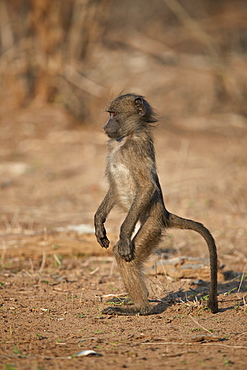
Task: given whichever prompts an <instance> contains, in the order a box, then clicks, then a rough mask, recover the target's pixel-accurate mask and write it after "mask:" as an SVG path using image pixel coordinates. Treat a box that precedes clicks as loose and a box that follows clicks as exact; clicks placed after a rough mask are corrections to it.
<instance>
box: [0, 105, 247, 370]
mask: <svg viewBox="0 0 247 370" xmlns="http://www.w3.org/2000/svg"><path fill="white" fill-rule="evenodd" d="M230 118H231V117H230ZM230 118H229V116H226V117H225V118H224V117H221V118H220V119H218V118H217V117H216V119H215V121H213V122H212V121H210V122H211V123H210V122H207V121H205V122H206V123H205V124H204V123H203V122H198V121H195V122H191V123H190V126H189V125H188V123H187V122H186V121H185V120H181V121H180V123H179V125H180V127H178V126H176V125H174V124H168V123H167V124H166V123H165V122H163V123H162V122H161V123H160V126H159V127H158V128H156V129H155V137H156V147H157V162H158V168H159V174H160V179H161V184H162V187H163V190H164V194H165V201H166V204H167V207H168V209H169V210H171V211H172V212H175V213H177V214H179V215H181V216H185V217H188V218H194V219H197V220H199V221H202V222H203V223H204V224H205V225H207V226H208V228H209V229H210V230H211V231H212V233H213V235H214V236H215V239H216V242H217V246H218V252H219V261H220V265H221V267H222V269H221V272H222V273H223V274H224V280H223V279H222V277H223V274H221V281H220V283H219V307H220V311H219V313H217V314H215V315H213V314H211V313H210V312H209V311H208V310H207V309H204V308H205V304H204V302H205V301H204V299H205V296H206V294H207V287H208V286H207V283H208V282H205V281H204V282H202V284H199V285H197V284H194V285H193V284H192V283H193V281H195V280H196V279H199V278H201V276H200V275H199V276H194V277H191V278H188V277H187V276H185V277H184V278H180V279H174V278H172V277H171V276H165V275H164V274H163V275H156V276H153V275H152V276H148V282H149V285H150V299H151V300H152V302H153V303H152V304H153V306H154V307H155V310H156V312H157V313H156V314H153V315H150V316H148V317H142V316H133V317H117V316H104V315H102V314H101V310H102V309H103V308H104V307H106V305H107V303H106V301H107V299H109V297H111V296H112V295H117V296H121V295H122V294H124V289H123V287H122V283H121V280H120V277H119V273H118V271H117V269H116V266H115V264H114V261H113V259H112V253H111V250H109V251H103V250H101V248H100V247H99V246H98V245H97V243H96V241H95V238H94V236H93V234H92V232H91V229H90V227H92V218H93V213H94V211H95V210H96V208H97V206H98V204H99V202H100V201H101V199H102V197H103V195H104V193H105V190H106V184H105V182H104V179H103V174H104V160H105V154H106V146H105V143H106V138H105V137H104V135H103V134H102V132H101V131H100V128H99V127H100V126H97V127H95V128H94V129H87V128H85V127H84V128H82V127H78V126H75V125H72V124H71V123H70V120H69V119H68V118H67V117H66V116H65V115H64V114H63V113H62V112H61V111H59V110H58V109H55V108H49V107H42V108H37V107H36V108H35V107H34V108H32V109H29V110H26V111H25V110H23V111H21V112H18V113H14V112H13V113H12V114H8V116H7V117H5V118H3V119H2V121H1V136H0V157H1V163H0V175H1V177H0V193H1V208H0V212H1V213H0V217H1V227H0V232H1V235H0V236H1V256H0V257H1V270H0V297H1V298H0V299H1V300H0V313H1V326H0V338H1V339H0V340H1V346H0V363H1V368H2V369H77V368H78V369H91V368H92V369H106V368H107V369H116V368H117V369H118V368H133V369H141V368H142V369H153V368H157V369H160V368H169V369H170V368H173V369H187V368H195V369H199V368H202V369H203V368H205V369H221V368H222V369H223V368H227V367H229V368H232V369H245V368H246V358H247V320H246V315H247V306H246V299H247V293H246V292H247V280H246V273H247V269H246V263H247V252H246V242H247V227H246V221H247V217H246V215H247V190H246V183H247V172H246V164H247V146H246V139H247V126H246V123H245V122H244V123H241V122H239V120H234V119H230ZM102 124H103V122H102ZM122 217H123V215H119V214H118V213H116V212H115V213H113V215H112V217H110V218H109V221H108V224H107V228H108V229H109V230H110V232H109V234H110V237H111V240H112V242H113V243H114V241H116V238H117V234H118V227H119V223H120V222H121V219H122ZM81 224H83V225H88V227H89V228H88V229H86V233H85V231H84V233H78V232H77V231H76V230H73V229H72V230H68V229H67V227H68V226H73V225H81ZM113 243H112V244H113ZM160 247H161V248H162V250H163V253H164V256H165V257H166V258H168V257H169V258H172V257H176V256H190V257H203V258H204V257H207V256H208V253H207V249H206V246H205V244H204V242H203V240H202V239H201V238H200V237H199V236H197V235H194V234H193V233H191V232H169V234H168V235H167V236H165V237H164V240H163V241H162V243H161V246H160ZM82 350H94V351H96V352H97V353H98V354H99V356H97V355H96V356H90V357H78V356H77V357H75V354H77V353H78V352H80V351H82Z"/></svg>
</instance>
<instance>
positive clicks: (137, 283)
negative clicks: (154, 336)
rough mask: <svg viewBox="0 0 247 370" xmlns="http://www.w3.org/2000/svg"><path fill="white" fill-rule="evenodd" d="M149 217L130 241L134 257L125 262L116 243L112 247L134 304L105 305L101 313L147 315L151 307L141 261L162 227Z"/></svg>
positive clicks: (145, 256) (152, 245)
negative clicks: (124, 305) (125, 305)
mask: <svg viewBox="0 0 247 370" xmlns="http://www.w3.org/2000/svg"><path fill="white" fill-rule="evenodd" d="M154 221H155V220H154V218H152V217H149V218H148V219H147V220H146V221H145V222H144V223H143V224H142V226H141V228H140V229H139V231H138V233H137V234H136V236H135V237H134V239H133V241H132V243H133V245H134V248H135V255H134V259H133V260H132V261H130V262H126V261H125V260H124V259H123V258H122V257H121V256H120V254H119V250H118V245H116V246H115V247H114V248H113V251H114V255H115V257H116V261H117V264H118V267H119V270H120V274H121V277H122V279H123V282H124V286H125V289H126V290H127V292H128V294H129V296H130V298H131V299H132V301H133V303H134V306H132V307H107V308H105V309H104V310H103V311H102V313H105V314H111V315H113V314H116V315H134V314H138V313H139V314H141V315H148V314H149V313H150V311H151V307H150V304H149V301H148V290H147V287H146V285H145V282H144V274H143V271H142V269H143V262H144V261H145V260H146V259H147V258H148V256H149V255H150V254H151V252H152V250H153V249H154V248H155V247H156V246H157V244H158V243H159V240H160V236H161V231H162V228H161V227H160V226H159V222H154Z"/></svg>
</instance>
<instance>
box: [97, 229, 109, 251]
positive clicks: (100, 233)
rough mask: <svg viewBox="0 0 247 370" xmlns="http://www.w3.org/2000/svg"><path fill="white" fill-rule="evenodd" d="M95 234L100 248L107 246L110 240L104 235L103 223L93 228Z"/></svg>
mask: <svg viewBox="0 0 247 370" xmlns="http://www.w3.org/2000/svg"><path fill="white" fill-rule="evenodd" d="M95 235H96V238H97V241H98V243H99V244H100V245H101V247H102V248H108V247H109V244H110V241H109V239H108V238H107V236H106V230H105V228H104V226H103V225H101V226H100V227H96V228H95Z"/></svg>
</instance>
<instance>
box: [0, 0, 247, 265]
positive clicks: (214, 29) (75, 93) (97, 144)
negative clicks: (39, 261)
mask: <svg viewBox="0 0 247 370" xmlns="http://www.w3.org/2000/svg"><path fill="white" fill-rule="evenodd" d="M246 52H247V3H246V1H245V0H234V1H233V0H217V1H214V0H183V1H181V0H180V1H179V0H152V1H148V0H135V1H133V0H125V1H122V0H63V1H61V0H24V1H23V0H22V1H21V0H0V99H1V104H0V192H1V197H0V199H1V204H0V205H1V208H0V213H1V218H0V221H1V230H2V233H3V235H4V243H5V244H4V245H7V244H8V243H7V239H6V238H7V236H6V233H7V234H8V235H9V234H12V233H20V232H21V233H22V234H23V232H24V231H25V232H29V233H32V232H34V230H37V229H38V230H44V227H45V228H47V229H49V228H54V227H55V226H61V225H68V224H80V223H85V224H89V225H92V219H93V214H94V211H95V210H96V208H97V206H98V205H99V203H100V201H101V200H102V198H103V196H104V194H105V191H106V186H107V185H106V183H105V181H104V163H105V155H106V137H105V136H104V135H103V133H102V130H101V127H102V126H103V125H104V122H105V121H106V119H107V115H106V113H105V107H106V106H107V104H108V102H109V101H110V100H111V99H113V98H115V97H116V96H117V95H118V94H120V93H127V92H134V93H137V94H143V95H144V96H145V97H146V98H147V100H148V101H149V102H150V103H151V105H152V106H153V107H154V108H155V110H156V112H157V113H158V116H159V124H158V127H157V128H156V129H155V137H156V147H157V159H158V168H159V174H160V178H161V184H162V187H163V188H164V194H165V201H166V203H167V207H168V209H169V210H171V211H173V212H175V213H178V214H180V215H181V216H184V217H191V218H194V219H198V220H201V221H203V222H204V223H205V224H206V225H208V227H209V228H211V229H212V231H213V234H214V235H215V237H216V239H217V243H218V246H219V249H220V252H221V254H222V253H226V254H228V255H233V254H234V255H235V258H236V261H239V259H240V260H241V261H242V262H243V261H244V260H246V254H245V253H246V252H244V250H245V248H246V241H247V236H246V215H247V190H246V182H247V173H246V165H247V145H246V137H247V135H246V133H247V104H246V97H247V58H246V55H247V54H246ZM119 217H120V216H118V215H116V216H114V217H113V219H112V221H110V222H111V223H112V224H111V228H112V230H115V231H116V232H117V233H118V231H117V230H118V227H119V222H118V221H119ZM183 235H184V234H183ZM186 238H187V239H186ZM186 238H185V237H184V236H183V237H181V239H178V240H180V244H179V243H178V248H179V246H180V247H181V248H186V245H188V247H189V246H191V245H193V243H194V244H195V245H197V241H195V242H193V241H192V239H191V237H190V236H188V237H186ZM6 243H7V244H6ZM92 243H94V245H95V247H96V243H95V240H94V238H93V239H92ZM17 244H18V243H17ZM13 245H15V244H13ZM9 246H10V244H8V247H9ZM236 246H237V247H238V254H236V253H237V252H236ZM19 247H20V244H18V248H19ZM80 248H82V246H80ZM96 248H97V247H96ZM198 251H199V250H198ZM223 251H224V252H223ZM199 253H200V251H199ZM201 253H203V254H204V253H206V254H207V251H205V248H204V245H203V246H202V249H201ZM242 267H243V266H242ZM242 267H239V268H242Z"/></svg>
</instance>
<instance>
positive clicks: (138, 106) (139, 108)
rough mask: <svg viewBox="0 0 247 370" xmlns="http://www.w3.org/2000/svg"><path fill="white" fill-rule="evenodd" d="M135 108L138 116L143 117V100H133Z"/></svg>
mask: <svg viewBox="0 0 247 370" xmlns="http://www.w3.org/2000/svg"><path fill="white" fill-rule="evenodd" d="M135 106H136V109H137V112H138V114H140V115H141V116H144V115H145V113H146V108H145V106H144V103H143V99H142V98H141V97H140V96H139V97H138V98H136V99H135Z"/></svg>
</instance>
